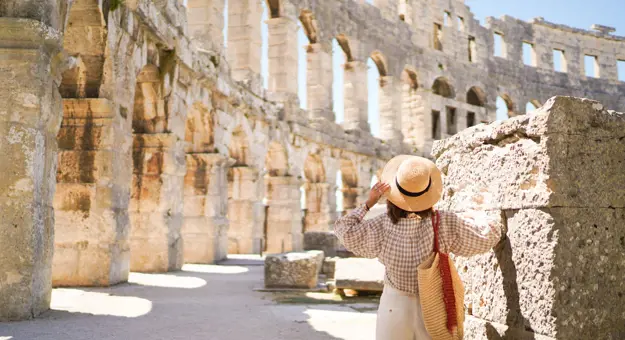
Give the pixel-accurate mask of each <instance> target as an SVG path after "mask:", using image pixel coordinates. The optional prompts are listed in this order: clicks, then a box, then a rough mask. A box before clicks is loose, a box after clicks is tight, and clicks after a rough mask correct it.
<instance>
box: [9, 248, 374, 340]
mask: <svg viewBox="0 0 625 340" xmlns="http://www.w3.org/2000/svg"><path fill="white" fill-rule="evenodd" d="M259 264H262V262H260V261H259V260H254V259H253V258H252V259H241V258H238V259H232V260H228V261H226V262H225V263H224V264H222V265H185V267H184V268H183V270H182V271H180V272H175V273H167V274H139V273H132V274H131V277H130V279H129V283H127V284H122V285H117V286H114V287H110V288H77V289H55V290H54V291H53V294H52V309H51V310H50V311H48V312H46V313H44V314H43V315H41V316H40V317H38V318H37V319H35V320H32V321H24V322H10V323H0V340H39V339H42V340H43V339H45V340H48V339H59V340H87V339H98V340H100V339H102V340H104V339H132V340H143V339H146V340H148V339H153V340H161V339H162V340H173V339H185V340H192V339H207V340H230V339H233V340H239V339H241V340H246V339H250V340H274V339H306V340H308V339H310V340H328V339H344V340H368V339H371V340H373V339H374V338H375V336H374V335H375V317H376V316H375V308H376V305H375V302H372V301H364V303H363V301H358V302H359V303H357V304H351V303H349V304H348V303H345V302H341V301H338V302H337V301H335V300H334V301H333V300H328V299H331V298H332V297H331V296H330V295H328V294H317V295H318V296H317V297H313V298H311V297H310V294H309V296H304V295H303V294H299V296H298V297H297V298H288V297H285V296H282V295H280V294H274V293H262V292H256V291H254V288H260V287H262V284H263V266H262V265H259ZM313 296H314V294H313ZM319 298H321V299H322V300H318V299H319Z"/></svg>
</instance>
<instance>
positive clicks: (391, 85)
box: [379, 76, 403, 142]
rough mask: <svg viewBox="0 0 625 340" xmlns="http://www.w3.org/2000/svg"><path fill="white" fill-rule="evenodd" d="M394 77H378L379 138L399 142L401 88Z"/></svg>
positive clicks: (400, 135)
mask: <svg viewBox="0 0 625 340" xmlns="http://www.w3.org/2000/svg"><path fill="white" fill-rule="evenodd" d="M398 85H399V84H397V81H396V80H395V78H394V77H391V76H385V77H380V90H379V93H380V96H379V101H380V106H379V107H380V138H381V139H382V140H385V141H393V142H401V141H402V139H403V137H402V134H401V126H402V125H401V118H400V112H401V87H400V86H398Z"/></svg>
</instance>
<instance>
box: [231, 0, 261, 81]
mask: <svg viewBox="0 0 625 340" xmlns="http://www.w3.org/2000/svg"><path fill="white" fill-rule="evenodd" d="M262 14H263V8H262V5H261V2H260V1H258V0H237V1H229V2H228V49H227V55H228V64H230V70H231V74H232V78H233V79H234V80H236V81H249V80H251V79H253V78H256V77H258V76H259V75H260V55H261V45H262V40H261V35H260V25H261V17H262Z"/></svg>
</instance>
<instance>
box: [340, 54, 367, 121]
mask: <svg viewBox="0 0 625 340" xmlns="http://www.w3.org/2000/svg"><path fill="white" fill-rule="evenodd" d="M344 86H345V91H344V96H345V101H344V103H345V109H344V112H345V121H344V123H343V127H344V128H345V130H362V131H367V132H368V131H369V123H368V122H367V121H368V117H367V110H368V107H367V64H366V63H365V62H363V61H359V60H358V61H350V62H347V63H346V64H345V84H344Z"/></svg>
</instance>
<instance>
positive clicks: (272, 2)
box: [266, 0, 281, 19]
mask: <svg viewBox="0 0 625 340" xmlns="http://www.w3.org/2000/svg"><path fill="white" fill-rule="evenodd" d="M266 1H267V8H268V9H269V15H270V18H272V19H273V18H279V17H280V15H281V12H280V11H281V6H280V0H266Z"/></svg>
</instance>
